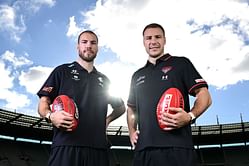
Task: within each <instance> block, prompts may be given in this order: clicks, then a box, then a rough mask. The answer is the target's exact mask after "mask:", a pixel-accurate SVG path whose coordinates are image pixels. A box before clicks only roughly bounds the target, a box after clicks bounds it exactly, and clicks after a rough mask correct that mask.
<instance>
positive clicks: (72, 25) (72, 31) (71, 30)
mask: <svg viewBox="0 0 249 166" xmlns="http://www.w3.org/2000/svg"><path fill="white" fill-rule="evenodd" d="M79 32H80V28H79V27H78V26H77V25H76V22H75V17H74V16H72V17H70V18H69V25H68V31H67V36H68V37H75V36H77V35H78V33H79Z"/></svg>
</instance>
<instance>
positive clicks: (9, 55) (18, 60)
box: [1, 50, 33, 68]
mask: <svg viewBox="0 0 249 166" xmlns="http://www.w3.org/2000/svg"><path fill="white" fill-rule="evenodd" d="M25 55H26V56H28V54H27V53H26V54H25ZM1 58H2V59H3V60H5V61H9V62H11V63H12V65H13V66H14V67H15V68H17V67H21V66H23V65H32V64H33V62H32V61H30V60H29V59H27V57H25V56H19V57H17V56H16V55H15V53H14V52H11V51H9V50H7V51H5V53H4V54H3V55H2V57H1Z"/></svg>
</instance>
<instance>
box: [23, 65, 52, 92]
mask: <svg viewBox="0 0 249 166" xmlns="http://www.w3.org/2000/svg"><path fill="white" fill-rule="evenodd" d="M51 71H52V68H49V67H42V66H35V67H31V68H29V70H28V71H27V72H24V71H22V72H21V75H20V77H19V82H20V85H22V86H24V87H25V88H26V90H27V92H29V93H31V94H36V93H37V92H38V90H39V88H41V86H42V84H43V83H44V82H45V80H46V79H47V77H48V76H49V74H50V73H51Z"/></svg>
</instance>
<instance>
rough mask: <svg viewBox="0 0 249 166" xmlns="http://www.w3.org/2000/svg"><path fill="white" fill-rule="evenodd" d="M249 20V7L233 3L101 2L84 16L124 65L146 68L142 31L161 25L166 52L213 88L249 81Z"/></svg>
mask: <svg viewBox="0 0 249 166" xmlns="http://www.w3.org/2000/svg"><path fill="white" fill-rule="evenodd" d="M137 4H139V5H137ZM193 5H194V6H193ZM221 9H222V10H221ZM248 15H249V6H248V5H247V3H243V2H242V1H233V0H220V1H214V0H212V1H210V0H203V1H198V0H189V1H185V0H177V1H165V0H150V1H149V0H148V1H146V2H145V3H142V1H138V2H137V1H136V2H135V1H133V0H127V1H117V0H116V1H115V0H105V1H102V0H99V1H97V3H96V8H94V9H92V10H90V11H88V12H86V13H83V16H84V20H83V21H82V23H81V25H86V24H87V25H89V28H90V29H94V30H95V31H96V32H97V33H98V34H99V38H100V42H101V44H102V45H105V46H106V47H107V48H110V49H111V50H112V51H113V52H115V53H116V54H117V56H118V57H119V58H120V60H122V61H123V62H125V63H128V64H129V65H130V63H133V64H135V65H136V66H139V67H141V66H142V65H144V64H145V61H146V59H147V54H146V53H145V51H144V48H143V45H142V30H143V28H144V26H145V25H147V24H149V23H151V22H157V23H159V24H161V25H163V26H164V28H165V31H166V37H167V45H166V52H169V53H171V54H172V55H176V56H186V57H188V58H189V59H190V60H191V61H192V62H193V63H194V65H195V66H196V68H197V69H198V70H199V71H200V73H201V75H203V77H204V78H205V79H206V80H207V81H208V82H209V84H211V85H214V86H216V87H218V88H223V87H226V86H227V85H231V84H236V83H237V82H239V81H243V80H249V69H248V68H247V67H246V65H245V63H243V61H244V60H245V59H248V53H249V45H248V41H249V39H248V38H249V17H248ZM75 26H76V25H75ZM246 42H247V43H246ZM127 67H129V66H127ZM241 68H243V70H242V69H241ZM239 69H240V70H239ZM109 72H112V70H110V71H109ZM113 74H114V73H113Z"/></svg>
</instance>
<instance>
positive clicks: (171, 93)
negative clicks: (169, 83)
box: [156, 88, 184, 129]
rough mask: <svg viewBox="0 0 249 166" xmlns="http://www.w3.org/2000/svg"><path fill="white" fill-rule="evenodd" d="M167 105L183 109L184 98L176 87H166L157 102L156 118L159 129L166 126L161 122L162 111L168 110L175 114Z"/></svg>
mask: <svg viewBox="0 0 249 166" xmlns="http://www.w3.org/2000/svg"><path fill="white" fill-rule="evenodd" d="M169 107H176V108H182V109H184V98H183V96H182V93H181V92H180V90H179V89H177V88H169V89H167V90H166V91H165V92H164V93H163V95H162V96H161V98H160V100H159V102H158V104H157V110H156V115H157V120H158V124H159V126H160V128H161V129H165V128H167V126H166V125H165V124H162V123H161V117H162V113H164V112H169V113H171V114H175V112H171V111H169Z"/></svg>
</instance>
